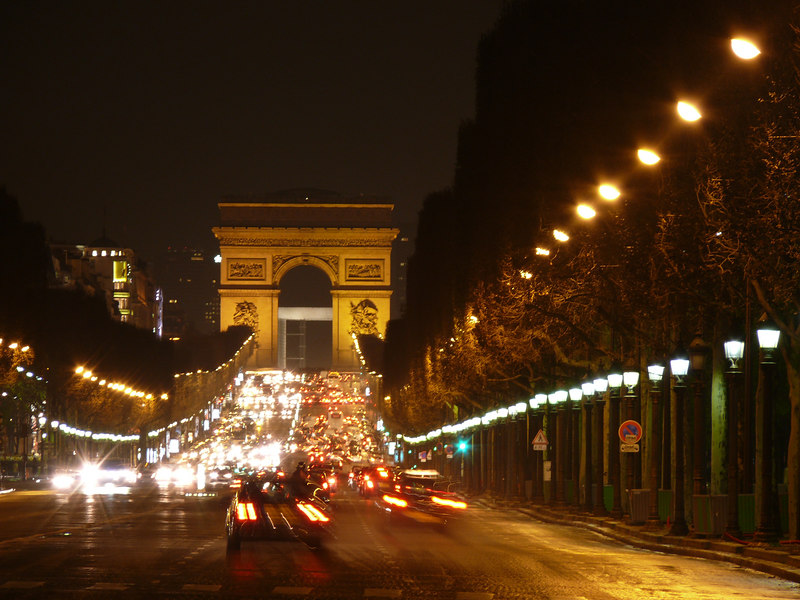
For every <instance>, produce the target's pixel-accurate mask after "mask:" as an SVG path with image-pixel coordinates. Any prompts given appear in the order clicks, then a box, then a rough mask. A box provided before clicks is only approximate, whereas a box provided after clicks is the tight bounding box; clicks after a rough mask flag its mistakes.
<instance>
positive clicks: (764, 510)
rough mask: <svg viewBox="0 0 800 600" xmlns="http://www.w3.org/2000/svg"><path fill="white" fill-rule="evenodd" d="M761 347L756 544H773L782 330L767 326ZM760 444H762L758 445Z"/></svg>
mask: <svg viewBox="0 0 800 600" xmlns="http://www.w3.org/2000/svg"><path fill="white" fill-rule="evenodd" d="M756 334H757V335H758V345H759V347H760V348H761V356H760V358H761V360H760V369H759V373H758V375H759V380H760V383H761V385H760V386H759V388H760V393H759V394H758V395H757V396H756V424H757V426H758V427H759V433H760V435H759V436H758V437H757V438H756V445H757V446H759V445H760V446H761V448H760V450H761V451H760V452H758V448H757V450H756V457H757V458H758V469H759V471H760V474H761V485H760V486H759V492H760V494H759V495H760V500H761V505H760V507H759V511H758V525H757V527H756V530H755V533H754V534H753V541H755V542H757V543H761V544H770V543H774V542H775V541H777V539H778V522H777V519H778V515H779V514H780V513H779V512H778V511H779V507H778V496H777V494H776V493H775V490H774V489H773V475H772V470H773V469H772V428H773V423H772V414H773V413H772V404H773V398H772V395H773V386H772V382H773V379H774V377H775V366H776V365H775V356H774V355H775V349H776V348H777V347H778V342H779V341H780V331H778V329H777V328H775V327H774V326H768V325H764V326H762V327H761V328H759V329H758V331H756ZM759 442H760V444H759Z"/></svg>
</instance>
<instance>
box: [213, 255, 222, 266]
mask: <svg viewBox="0 0 800 600" xmlns="http://www.w3.org/2000/svg"><path fill="white" fill-rule="evenodd" d="M214 262H215V263H217V264H220V263H221V262H222V255H221V254H217V255H216V256H215V257H214Z"/></svg>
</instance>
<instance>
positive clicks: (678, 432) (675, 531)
mask: <svg viewBox="0 0 800 600" xmlns="http://www.w3.org/2000/svg"><path fill="white" fill-rule="evenodd" d="M669 364H670V370H671V371H672V375H673V376H674V377H675V384H674V387H675V459H674V460H675V485H674V486H672V488H673V495H674V497H673V499H672V501H673V506H674V510H673V515H672V527H670V530H669V533H670V535H686V534H687V533H689V527H688V526H687V525H686V508H685V502H686V500H685V498H684V481H683V478H684V474H683V466H684V463H685V460H684V450H685V447H684V435H683V409H684V394H685V392H686V384H685V383H684V380H683V378H684V377H686V373H688V372H689V360H688V359H686V358H674V359H672V360H671V361H669Z"/></svg>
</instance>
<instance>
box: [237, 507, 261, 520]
mask: <svg viewBox="0 0 800 600" xmlns="http://www.w3.org/2000/svg"><path fill="white" fill-rule="evenodd" d="M236 518H237V519H239V520H240V521H255V520H256V519H257V516H256V507H255V506H254V505H253V503H252V502H239V504H237V505H236Z"/></svg>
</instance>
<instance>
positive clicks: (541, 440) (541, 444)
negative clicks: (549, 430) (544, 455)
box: [532, 429, 549, 450]
mask: <svg viewBox="0 0 800 600" xmlns="http://www.w3.org/2000/svg"><path fill="white" fill-rule="evenodd" d="M532 443H533V449H534V450H547V445H548V443H549V442H548V441H547V437H546V436H545V435H544V431H543V430H541V429H540V430H539V431H538V433H537V434H536V436H534V438H533V442H532Z"/></svg>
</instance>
